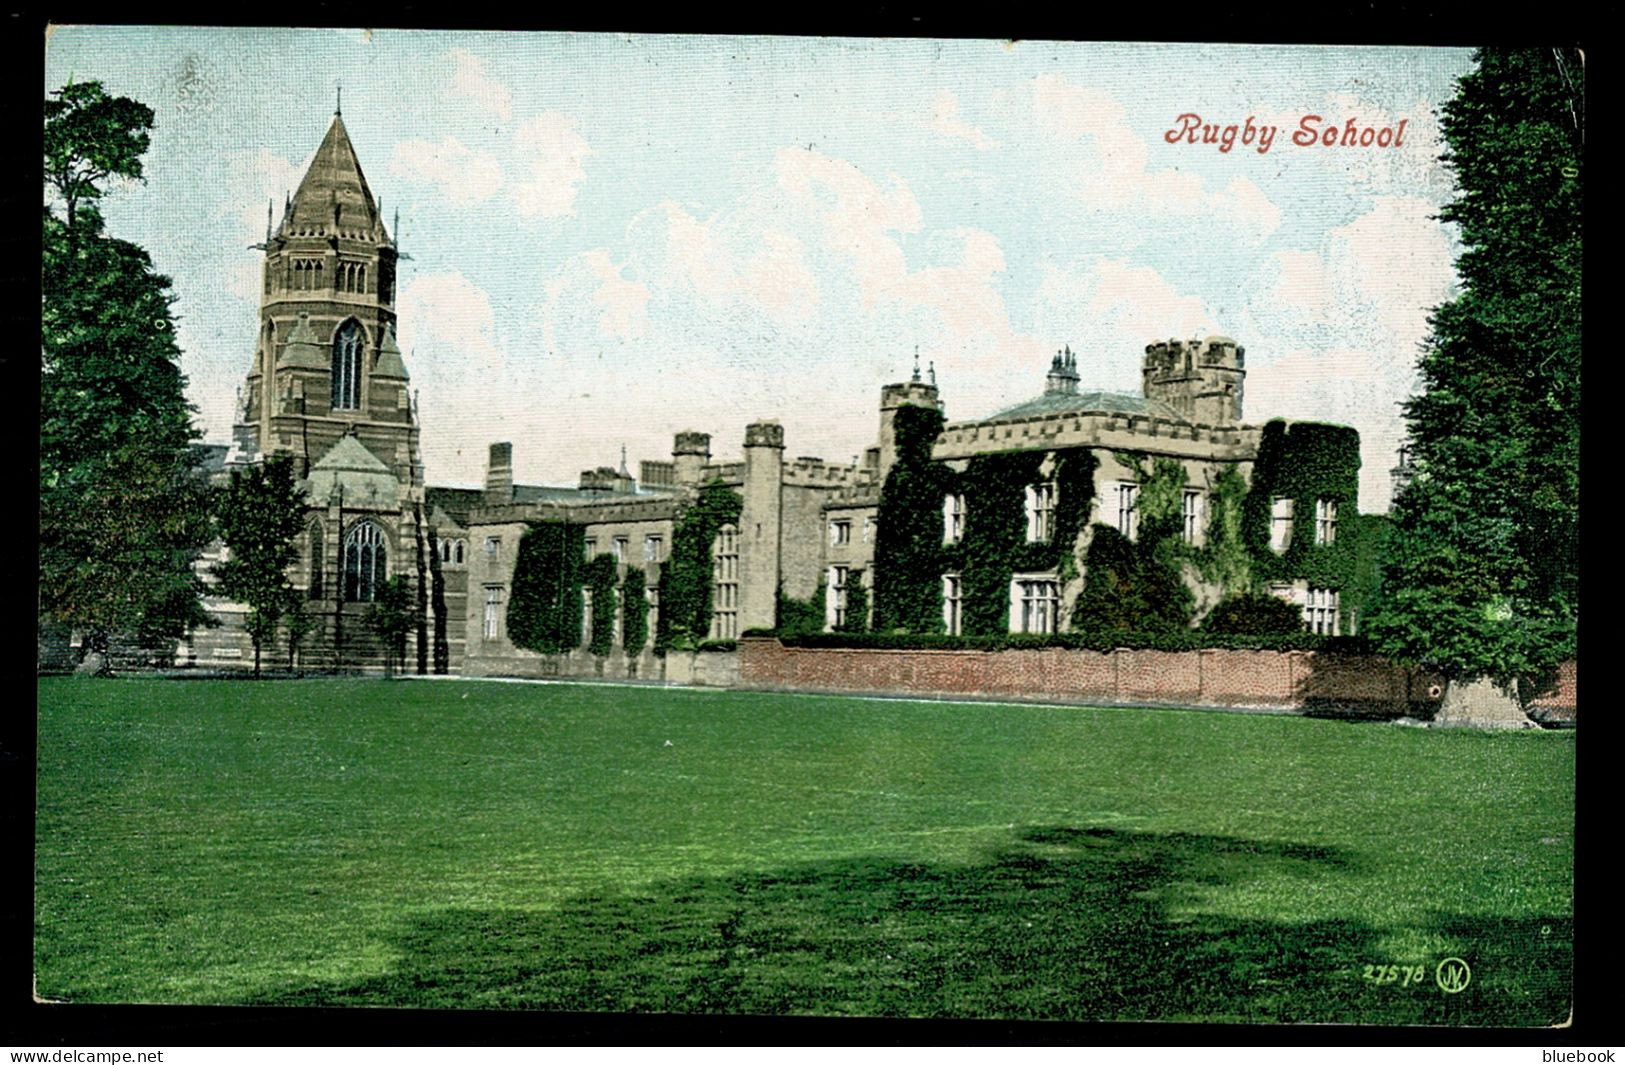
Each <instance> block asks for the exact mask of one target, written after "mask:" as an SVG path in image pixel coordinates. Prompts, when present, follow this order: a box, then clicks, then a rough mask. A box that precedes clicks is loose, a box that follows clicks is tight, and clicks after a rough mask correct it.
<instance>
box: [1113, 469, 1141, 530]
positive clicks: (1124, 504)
mask: <svg viewBox="0 0 1625 1065" xmlns="http://www.w3.org/2000/svg"><path fill="white" fill-rule="evenodd" d="M1116 496H1117V531H1118V532H1119V533H1122V534H1123V537H1124V538H1125V539H1128V540H1137V539H1139V536H1140V485H1139V483H1138V482H1137V481H1118V482H1117V491H1116Z"/></svg>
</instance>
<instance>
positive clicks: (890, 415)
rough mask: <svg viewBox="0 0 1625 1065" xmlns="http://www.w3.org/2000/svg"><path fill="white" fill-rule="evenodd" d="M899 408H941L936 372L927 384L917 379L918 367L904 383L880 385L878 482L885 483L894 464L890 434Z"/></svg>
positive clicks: (918, 377) (892, 439)
mask: <svg viewBox="0 0 1625 1065" xmlns="http://www.w3.org/2000/svg"><path fill="white" fill-rule="evenodd" d="M899 407H933V408H935V409H937V410H941V409H942V400H941V398H940V397H939V396H938V393H937V383H936V373H935V372H933V373H932V375H931V380H930V381H929V382H926V381H921V380H920V371H919V369H918V367H916V368H915V371H914V379H913V380H912V381H904V382H901V383H899V384H895V385H882V386H881V387H880V468H879V474H878V476H879V480H880V483H881V484H885V483H886V475H887V474H888V473H890V472H891V468H892V465H893V464H894V463H896V461H897V439H896V437H895V436H894V435H893V433H892V423H893V422H894V421H896V420H897V410H898V408H899Z"/></svg>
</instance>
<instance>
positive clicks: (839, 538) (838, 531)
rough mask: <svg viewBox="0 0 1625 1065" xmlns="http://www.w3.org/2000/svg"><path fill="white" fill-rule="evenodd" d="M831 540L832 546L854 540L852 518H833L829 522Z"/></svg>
mask: <svg viewBox="0 0 1625 1065" xmlns="http://www.w3.org/2000/svg"><path fill="white" fill-rule="evenodd" d="M829 542H830V544H831V545H832V546H836V547H838V546H840V545H842V544H849V543H851V542H852V519H851V518H833V519H831V520H830V523H829Z"/></svg>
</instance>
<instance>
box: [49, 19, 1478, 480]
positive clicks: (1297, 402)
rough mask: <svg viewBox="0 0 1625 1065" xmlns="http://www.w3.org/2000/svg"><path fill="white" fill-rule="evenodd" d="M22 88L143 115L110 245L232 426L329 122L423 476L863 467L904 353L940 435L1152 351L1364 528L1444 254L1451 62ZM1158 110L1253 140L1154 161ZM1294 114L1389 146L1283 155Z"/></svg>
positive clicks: (98, 48) (817, 48)
mask: <svg viewBox="0 0 1625 1065" xmlns="http://www.w3.org/2000/svg"><path fill="white" fill-rule="evenodd" d="M46 48H47V52H46V54H47V62H46V79H47V85H46V89H47V90H49V89H53V88H56V87H58V86H60V85H61V84H62V83H64V82H65V81H67V80H68V79H69V77H72V78H74V79H76V80H87V79H98V80H100V81H102V82H103V83H104V84H106V85H107V87H108V88H109V90H110V91H112V92H115V93H118V94H121V95H128V96H133V97H136V98H137V99H140V100H142V101H143V102H145V103H147V104H148V105H149V106H151V107H153V108H154V110H155V111H156V113H157V119H156V128H155V130H154V133H153V139H152V149H151V151H150V152H149V154H148V156H147V163H146V167H147V174H146V177H147V180H146V182H145V184H143V185H130V186H127V187H122V188H119V189H117V190H116V191H115V192H114V194H113V195H112V196H110V197H109V199H108V201H107V204H106V212H107V216H108V219H109V223H110V225H111V227H112V228H113V230H114V231H115V232H116V233H117V234H119V235H121V236H124V237H126V238H128V239H131V240H134V241H136V242H138V243H140V244H142V245H143V246H144V247H146V248H147V249H149V250H150V251H151V252H152V255H153V258H154V260H155V261H156V263H157V265H158V267H159V269H160V270H162V271H163V272H165V273H167V274H169V275H170V276H172V277H173V278H174V281H175V289H176V294H177V296H178V299H177V303H176V307H175V310H176V313H177V314H178V315H179V316H180V324H179V338H180V341H181V344H182V348H183V350H184V352H185V357H184V369H185V371H186V373H187V376H188V379H189V381H190V389H191V393H190V394H191V396H192V399H193V402H194V403H195V404H196V405H197V407H198V410H199V421H200V423H201V425H202V427H203V429H204V430H205V432H206V435H207V436H208V438H209V439H212V440H225V439H227V437H228V434H229V427H230V422H231V416H232V403H233V395H234V392H235V390H236V388H237V387H238V386H239V385H240V384H241V383H242V380H243V377H244V375H245V374H246V373H247V370H248V366H249V362H250V357H251V352H252V344H253V341H254V336H255V326H256V321H257V308H258V279H259V261H260V260H259V256H258V254H257V253H255V252H252V251H249V250H247V245H249V244H252V243H255V242H257V241H259V240H260V239H262V237H263V233H264V228H265V207H266V201H267V200H268V199H274V200H275V204H276V211H277V217H278V218H279V219H280V215H281V208H282V201H283V197H284V194H285V193H286V192H287V191H289V190H291V189H293V188H295V187H296V186H297V184H298V180H299V177H300V176H301V174H302V173H303V169H304V166H305V164H306V163H307V162H308V160H309V158H310V156H311V154H312V153H313V152H314V151H315V149H316V146H317V145H318V144H319V143H320V141H321V138H322V135H323V134H324V132H325V131H326V129H327V125H328V123H329V121H330V120H331V116H332V112H333V108H334V98H335V88H336V86H338V85H342V86H343V108H344V120H345V124H346V126H347V128H348V129H349V131H350V135H351V138H352V140H353V141H354V143H355V146H356V150H357V152H358V154H359V156H360V158H361V163H362V166H363V167H364V169H365V170H366V173H367V178H368V182H369V184H370V185H371V186H372V190H373V193H374V195H375V196H377V197H379V198H381V199H382V201H383V205H384V210H385V214H386V217H391V218H392V217H393V215H394V213H395V211H396V209H399V211H400V215H401V230H402V233H401V237H402V248H403V250H405V251H407V252H408V253H409V254H410V255H411V256H412V260H411V262H409V263H407V264H405V268H404V270H403V273H402V278H401V291H400V298H399V301H398V307H397V309H398V311H399V314H400V318H401V325H400V339H401V344H402V348H403V350H405V351H406V353H407V366H408V369H409V370H410V372H411V374H412V378H413V383H414V386H415V387H417V388H418V389H419V390H420V410H421V413H422V417H423V443H424V457H425V461H426V463H427V466H428V474H429V478H430V481H431V483H439V484H475V483H478V482H479V480H480V478H481V476H482V469H483V463H484V456H485V451H486V446H487V445H488V444H489V443H490V442H491V441H493V440H498V439H508V440H512V441H513V443H514V447H515V454H514V460H515V472H516V475H517V476H518V477H519V478H520V479H521V480H525V481H530V482H555V483H556V482H568V481H571V480H572V479H573V478H574V476H575V474H576V473H577V471H579V470H581V469H583V468H586V467H589V466H597V465H602V464H613V463H615V462H617V461H618V460H619V455H620V448H621V446H622V445H623V444H625V445H626V447H627V449H628V454H629V457H630V459H631V460H632V462H633V464H634V469H635V463H636V461H637V460H638V459H640V458H663V457H666V456H667V454H668V452H669V450H670V447H671V437H672V433H673V432H674V431H676V430H679V429H688V428H694V429H700V430H703V431H708V432H710V433H712V434H713V444H712V450H713V453H715V454H718V455H736V454H738V453H739V450H740V445H741V442H742V440H743V435H744V426H745V424H746V423H747V422H749V421H752V420H755V419H757V418H778V419H779V420H780V421H782V422H783V423H784V426H785V435H786V443H787V446H788V450H789V453H790V454H794V455H802V454H809V455H822V456H824V457H826V458H829V459H838V460H842V461H848V460H850V459H851V458H852V457H853V456H854V455H857V454H859V453H860V452H861V451H862V450H863V449H864V448H865V447H868V446H870V445H871V444H873V442H874V434H875V431H876V429H875V427H876V424H877V415H876V401H877V397H878V393H879V389H880V386H881V385H882V384H883V383H885V382H887V381H893V380H901V379H904V378H906V377H907V375H908V372H909V367H910V364H911V362H912V359H913V353H914V350H915V346H916V345H918V348H919V352H920V357H921V360H922V363H923V362H926V361H930V362H934V363H935V365H936V370H937V377H938V381H939V384H940V386H941V388H942V394H943V398H944V400H945V403H946V405H947V410H948V416H949V418H950V419H968V418H976V417H981V416H984V415H986V414H989V413H991V412H993V411H995V410H997V409H999V408H1000V407H1002V406H1007V405H1010V404H1013V403H1016V402H1019V401H1021V400H1023V399H1026V398H1029V397H1030V396H1032V395H1034V394H1036V393H1037V392H1038V391H1040V390H1041V388H1042V384H1043V375H1044V371H1045V369H1046V368H1047V366H1048V360H1049V355H1050V353H1051V352H1053V351H1054V350H1055V349H1057V348H1059V347H1060V346H1062V345H1063V344H1070V345H1071V347H1072V350H1073V351H1074V352H1077V353H1078V355H1079V359H1078V364H1079V371H1080V373H1081V374H1082V376H1083V381H1084V387H1086V388H1089V387H1094V388H1103V389H1111V390H1123V391H1137V390H1138V382H1139V377H1138V372H1139V362H1140V356H1141V353H1142V351H1143V349H1144V346H1145V345H1146V344H1147V343H1148V342H1150V341H1152V340H1156V339H1167V338H1171V337H1192V336H1201V335H1207V334H1210V333H1222V334H1224V335H1227V336H1231V337H1234V338H1236V339H1237V340H1238V341H1239V342H1240V343H1241V344H1242V345H1244V346H1245V347H1246V349H1247V361H1248V370H1249V374H1248V379H1247V385H1246V388H1247V392H1246V410H1245V415H1246V418H1247V420H1248V421H1251V422H1262V421H1264V420H1266V419H1267V418H1270V417H1274V416H1287V417H1296V418H1312V419H1321V420H1330V421H1338V422H1343V423H1347V424H1352V425H1354V426H1356V427H1357V428H1359V429H1360V431H1361V434H1362V438H1363V440H1364V446H1363V458H1364V470H1363V473H1362V479H1361V505H1362V509H1364V510H1382V509H1386V504H1387V498H1388V489H1389V483H1388V482H1389V479H1388V469H1389V467H1390V466H1392V465H1393V459H1394V451H1395V449H1396V447H1397V446H1398V444H1399V441H1400V436H1401V429H1402V426H1401V421H1400V417H1399V412H1398V407H1397V404H1398V403H1399V401H1401V400H1402V399H1403V398H1404V397H1405V396H1406V395H1407V394H1409V392H1410V390H1411V388H1412V387H1413V384H1414V373H1413V368H1414V363H1415V358H1416V346H1417V344H1418V342H1419V341H1420V340H1421V339H1422V338H1423V337H1424V336H1425V334H1426V319H1427V313H1428V310H1429V309H1430V308H1431V307H1433V306H1435V305H1437V304H1438V303H1440V302H1441V301H1443V300H1446V299H1449V298H1450V297H1451V296H1453V295H1454V293H1455V288H1454V284H1455V275H1454V271H1453V268H1452V262H1453V259H1454V257H1455V255H1456V254H1457V253H1458V252H1459V248H1458V247H1457V245H1456V243H1455V240H1456V238H1455V234H1454V232H1453V231H1452V228H1451V227H1447V226H1442V225H1441V224H1439V223H1438V222H1437V221H1435V219H1434V216H1435V215H1436V214H1437V213H1438V210H1439V208H1440V206H1441V205H1442V204H1443V203H1444V202H1446V201H1447V200H1448V199H1449V198H1450V195H1451V178H1450V173H1449V171H1448V169H1447V168H1446V167H1444V166H1443V165H1442V164H1441V163H1439V162H1438V156H1439V155H1440V154H1441V151H1442V148H1441V146H1440V143H1439V140H1438V130H1437V121H1436V116H1437V109H1438V107H1439V105H1440V104H1441V103H1443V102H1444V101H1445V100H1448V99H1449V98H1450V96H1451V95H1452V93H1453V91H1454V82H1455V79H1456V78H1457V77H1459V76H1460V74H1462V73H1463V72H1465V71H1466V70H1467V69H1468V67H1469V65H1470V57H1469V53H1468V52H1466V51H1465V50H1460V49H1430V48H1320V47H1240V46H1234V45H1133V44H1105V45H1094V44H1075V43H1045V42H1019V43H1014V44H1012V43H1009V42H1003V41H974V40H953V41H929V40H924V41H922V40H867V39H811V38H739V37H686V36H644V37H634V36H624V35H611V34H605V35H586V34H510V33H470V32H454V33H441V32H430V31H392V30H377V31H361V30H353V31H340V30H282V29H279V30H254V29H178V28H173V27H164V28H154V29H145V28H138V27H117V28H97V27H60V28H57V29H55V30H54V31H53V32H52V34H51V36H50V38H49V40H48V42H47V46H46ZM1182 114H1196V115H1199V116H1200V117H1201V120H1202V121H1203V122H1206V123H1211V124H1216V125H1228V124H1231V123H1235V124H1238V125H1240V124H1243V123H1244V122H1245V121H1246V120H1247V119H1249V118H1251V119H1252V121H1253V123H1254V124H1255V125H1260V126H1264V125H1272V126H1275V127H1278V128H1279V131H1280V132H1279V133H1278V134H1277V135H1276V137H1275V139H1274V142H1273V143H1272V144H1271V146H1270V149H1269V151H1267V152H1263V153H1261V152H1259V151H1257V150H1256V149H1257V142H1256V141H1255V142H1254V143H1253V144H1252V145H1247V146H1243V145H1239V144H1238V145H1236V146H1235V147H1234V148H1233V149H1232V150H1230V151H1228V152H1221V151H1219V150H1218V147H1217V146H1215V145H1212V144H1203V143H1197V144H1190V143H1186V142H1184V141H1180V142H1179V143H1172V144H1171V143H1169V142H1168V140H1167V138H1166V137H1165V136H1164V134H1165V133H1166V132H1167V131H1169V130H1171V129H1175V128H1177V127H1179V126H1180V125H1181V123H1180V121H1179V117H1178V116H1180V115H1182ZM1305 115H1319V116H1321V118H1322V123H1321V124H1322V125H1324V124H1326V123H1335V124H1336V125H1337V126H1338V127H1339V129H1341V128H1343V127H1344V124H1345V123H1346V120H1348V119H1350V118H1353V119H1355V120H1356V122H1357V123H1358V126H1357V129H1359V128H1364V127H1371V128H1372V129H1373V131H1377V130H1382V129H1397V128H1398V125H1399V123H1400V122H1401V120H1403V121H1404V122H1405V129H1404V136H1403V143H1402V144H1401V145H1399V146H1398V147H1393V146H1390V147H1388V148H1379V147H1377V146H1376V145H1375V144H1373V145H1372V146H1370V147H1365V148H1362V147H1359V146H1351V147H1340V146H1334V147H1325V146H1321V145H1316V146H1314V147H1304V146H1298V145H1294V144H1292V143H1291V142H1290V140H1289V138H1290V137H1291V135H1292V133H1293V132H1294V131H1295V130H1297V129H1299V128H1300V121H1301V119H1302V117H1303V116H1305Z"/></svg>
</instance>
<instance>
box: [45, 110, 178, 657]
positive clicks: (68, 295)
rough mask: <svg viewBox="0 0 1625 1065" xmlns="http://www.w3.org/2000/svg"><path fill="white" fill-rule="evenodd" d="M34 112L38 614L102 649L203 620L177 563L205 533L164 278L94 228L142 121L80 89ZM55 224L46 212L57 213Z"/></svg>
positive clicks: (127, 165)
mask: <svg viewBox="0 0 1625 1065" xmlns="http://www.w3.org/2000/svg"><path fill="white" fill-rule="evenodd" d="M54 96H55V98H54V99H51V100H48V101H46V104H45V159H44V178H45V184H46V187H47V190H48V192H49V193H50V194H51V202H50V204H49V205H48V206H46V208H45V210H44V217H43V224H44V234H43V235H44V249H43V250H44V257H43V263H42V285H43V299H42V305H41V314H42V326H43V328H42V342H41V349H40V357H41V382H40V563H39V578H40V609H41V613H42V615H44V616H45V617H48V618H50V619H53V620H55V621H57V622H60V623H65V624H68V625H71V626H73V627H75V628H78V629H80V630H82V631H83V632H84V633H85V636H86V640H87V646H89V647H92V648H99V649H105V648H106V646H107V643H108V640H109V638H110V637H111V635H112V634H114V633H120V634H125V635H129V636H134V637H137V638H139V639H141V640H142V642H143V643H146V644H149V645H150V644H153V643H157V642H160V641H165V640H169V639H173V638H175V637H177V636H179V635H181V634H182V633H183V632H184V631H185V630H186V629H187V628H188V627H190V626H193V625H197V624H203V623H206V622H207V617H206V615H204V613H203V611H202V608H201V605H200V600H199V594H200V591H201V585H200V582H199V581H198V580H197V578H196V576H195V574H194V573H193V569H192V564H193V562H194V561H195V559H196V557H197V552H198V550H199V549H200V548H201V547H202V546H203V545H204V544H205V543H206V542H207V541H208V539H209V535H210V521H209V509H208V503H207V496H208V489H207V486H206V484H205V483H204V480H203V478H202V476H201V474H200V472H199V470H198V468H197V452H196V450H195V449H194V448H193V441H194V439H195V435H196V434H195V433H194V432H193V430H192V424H191V414H192V411H191V408H190V407H189V406H188V405H187V402H186V395H185V388H186V380H185V378H184V377H183V376H182V374H181V371H180V365H179V362H180V350H179V348H178V347H177V346H176V343H175V330H174V317H173V315H172V314H171V313H170V302H171V296H170V293H169V288H170V282H169V279H168V278H166V277H163V276H162V275H160V274H158V273H157V272H155V271H154V269H153V266H152V261H151V259H150V258H149V257H148V256H147V253H146V252H145V251H143V250H142V249H141V248H139V247H137V246H136V245H134V244H131V243H129V242H127V241H123V240H118V239H116V238H114V237H111V236H109V235H108V234H107V233H106V232H105V227H104V225H103V221H102V216H101V213H100V211H99V209H98V208H97V203H98V201H99V200H100V199H101V198H102V197H103V196H104V195H105V193H106V192H107V191H108V183H109V182H111V181H114V180H119V179H125V180H139V179H140V177H141V154H142V153H143V152H144V151H145V150H146V148H147V143H148V131H149V130H150V129H151V127H152V111H151V110H150V109H149V108H147V107H145V106H143V105H142V104H139V103H137V102H136V101H134V100H128V99H124V98H120V97H109V96H108V95H107V94H106V93H105V92H104V91H103V90H102V87H101V86H100V85H99V84H97V83H95V82H85V83H81V84H76V85H69V86H67V87H66V88H64V89H62V90H60V91H59V92H57V93H55V94H54ZM59 212H60V213H59Z"/></svg>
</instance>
